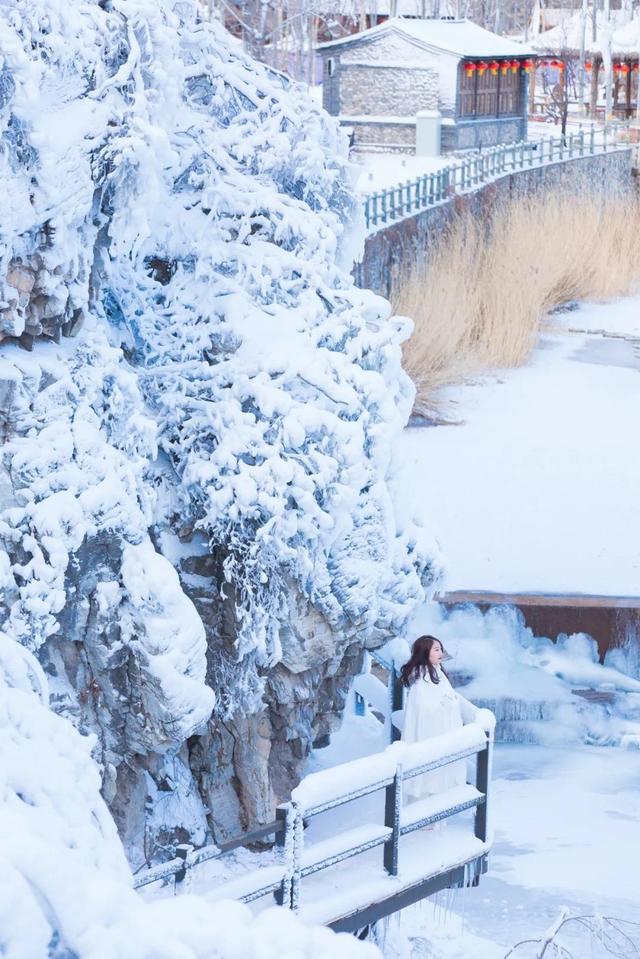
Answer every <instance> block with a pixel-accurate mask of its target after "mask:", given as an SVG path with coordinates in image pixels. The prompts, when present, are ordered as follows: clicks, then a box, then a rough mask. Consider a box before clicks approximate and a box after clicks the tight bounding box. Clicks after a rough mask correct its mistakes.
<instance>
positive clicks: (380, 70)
mask: <svg viewBox="0 0 640 959" xmlns="http://www.w3.org/2000/svg"><path fill="white" fill-rule="evenodd" d="M437 107H438V74H437V73H436V72H435V71H433V70H429V69H417V68H410V69H404V68H403V67H400V66H397V67H380V66H376V65H373V64H372V65H371V66H365V65H364V64H342V66H341V68H340V110H339V112H340V114H341V115H342V116H347V117H348V116H362V115H367V116H394V117H395V116H402V117H406V116H410V117H413V116H415V114H416V112H417V111H418V110H434V109H437Z"/></svg>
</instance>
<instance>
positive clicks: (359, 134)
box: [348, 122, 416, 155]
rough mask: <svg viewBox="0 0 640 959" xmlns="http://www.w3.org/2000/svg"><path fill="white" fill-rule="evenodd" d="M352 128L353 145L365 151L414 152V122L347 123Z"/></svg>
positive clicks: (356, 148)
mask: <svg viewBox="0 0 640 959" xmlns="http://www.w3.org/2000/svg"><path fill="white" fill-rule="evenodd" d="M348 127H349V129H351V130H353V134H354V141H353V146H354V149H355V150H356V152H357V151H358V150H362V151H365V152H367V153H376V152H380V153H408V154H411V155H413V154H414V153H415V152H416V125H415V123H375V122H372V123H349V124H348Z"/></svg>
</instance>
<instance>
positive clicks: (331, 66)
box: [327, 57, 336, 77]
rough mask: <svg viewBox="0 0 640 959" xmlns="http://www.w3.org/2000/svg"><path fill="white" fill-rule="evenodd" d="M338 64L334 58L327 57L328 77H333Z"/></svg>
mask: <svg viewBox="0 0 640 959" xmlns="http://www.w3.org/2000/svg"><path fill="white" fill-rule="evenodd" d="M335 67H336V62H335V60H334V59H333V57H327V76H328V77H332V76H333V74H334V71H335Z"/></svg>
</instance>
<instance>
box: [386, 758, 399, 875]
mask: <svg viewBox="0 0 640 959" xmlns="http://www.w3.org/2000/svg"><path fill="white" fill-rule="evenodd" d="M401 808H402V766H398V768H397V769H396V774H395V776H394V777H393V782H392V783H391V785H390V786H387V788H386V791H385V800H384V824H385V826H388V827H389V828H390V829H391V830H392V832H391V836H390V837H389V839H387V841H386V842H385V844H384V860H383V861H384V868H385V869H386V870H387V872H388V873H389V875H390V876H397V875H398V848H399V845H400V810H401Z"/></svg>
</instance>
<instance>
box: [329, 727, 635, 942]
mask: <svg viewBox="0 0 640 959" xmlns="http://www.w3.org/2000/svg"><path fill="white" fill-rule="evenodd" d="M380 735H381V732H380V727H379V726H378V725H377V724H376V723H375V721H374V720H373V719H372V718H370V717H369V718H367V719H363V720H361V719H357V718H355V717H352V716H348V717H347V718H346V719H345V723H344V725H343V728H342V730H341V731H340V732H339V733H338V734H337V736H336V737H335V738H334V741H333V744H332V746H331V747H330V748H329V749H328V750H323V751H321V752H318V753H316V754H315V755H314V757H313V767H314V768H322V767H325V766H327V765H333V764H334V763H337V762H343V761H344V760H345V759H346V758H349V757H352V756H355V755H362V754H366V753H367V752H368V751H371V750H373V749H376V748H378V745H379V739H380ZM492 817H493V827H494V829H495V837H496V843H495V846H494V850H493V852H492V854H491V856H490V861H489V873H488V875H487V876H485V877H483V879H482V880H481V883H480V886H479V887H478V888H477V889H469V890H465V891H459V892H456V893H454V894H453V895H452V896H451V897H450V903H449V904H450V907H451V909H452V912H453V915H451V916H449V917H448V919H446V920H445V919H444V918H443V917H442V915H439V914H438V911H437V910H436V911H435V912H433V911H429V908H430V907H428V908H426V909H423V910H420V909H419V908H417V909H414V910H408V911H407V913H406V915H404V914H403V926H404V927H405V931H407V930H411V933H412V935H414V936H419V935H420V933H422V935H424V936H425V937H426V936H427V935H428V936H430V937H432V938H433V939H434V941H435V942H436V943H437V948H438V950H439V951H438V952H436V956H437V957H438V959H440V956H443V957H447V959H454V957H456V959H458V957H459V959H471V957H473V959H501V957H502V956H504V954H505V952H506V950H507V948H508V947H510V946H511V945H513V944H514V943H515V942H517V941H519V940H520V939H525V938H531V937H537V936H539V935H541V934H542V932H543V931H544V930H545V929H546V928H547V927H548V926H549V925H550V924H551V922H552V921H553V920H554V919H555V917H556V916H557V915H558V912H559V910H560V908H561V907H562V906H567V907H568V909H569V911H570V913H571V914H590V913H591V914H592V913H598V914H604V915H612V916H616V917H620V918H623V919H627V920H630V921H633V920H636V921H640V884H639V883H638V880H637V850H638V849H640V760H639V755H638V753H637V752H626V751H624V750H620V749H607V748H601V747H591V748H589V747H583V748H578V749H571V750H569V749H549V748H546V747H540V746H513V745H498V746H496V751H495V765H494V778H493V797H492ZM325 828H328V826H325ZM440 899H441V901H443V900H444V894H441V896H440ZM463 914H464V922H463V920H462V915H463ZM585 942H586V940H585V939H584V937H583V936H582V933H580V934H579V935H577V937H576V938H575V944H576V945H575V952H574V955H575V957H576V959H586V956H587V955H589V953H588V952H586V951H584V949H585ZM581 948H582V950H583V951H580V950H581ZM524 955H526V954H524ZM599 955H600V953H598V952H596V953H594V956H599Z"/></svg>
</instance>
